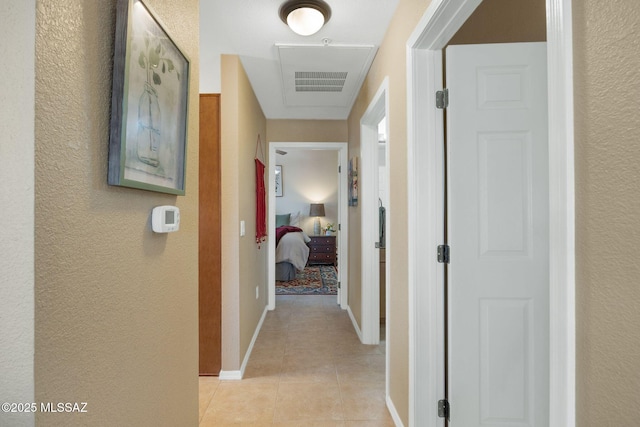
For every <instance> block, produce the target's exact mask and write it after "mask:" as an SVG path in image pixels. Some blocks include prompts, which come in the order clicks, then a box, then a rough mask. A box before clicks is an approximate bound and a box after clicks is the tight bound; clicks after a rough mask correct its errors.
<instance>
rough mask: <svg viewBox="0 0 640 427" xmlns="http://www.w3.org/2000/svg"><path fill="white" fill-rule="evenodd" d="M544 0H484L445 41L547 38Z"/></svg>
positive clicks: (464, 42)
mask: <svg viewBox="0 0 640 427" xmlns="http://www.w3.org/2000/svg"><path fill="white" fill-rule="evenodd" d="M546 22H547V18H546V9H545V0H484V1H483V2H482V3H480V6H478V7H477V8H476V10H474V11H473V14H472V15H471V16H470V17H469V19H467V21H466V22H465V23H464V25H463V26H462V28H460V29H459V30H458V32H457V33H456V34H455V35H454V36H453V37H452V38H451V41H450V42H449V44H452V45H457V44H479V43H516V42H540V41H545V40H547V26H546Z"/></svg>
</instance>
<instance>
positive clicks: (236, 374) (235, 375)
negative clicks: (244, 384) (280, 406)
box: [218, 307, 269, 380]
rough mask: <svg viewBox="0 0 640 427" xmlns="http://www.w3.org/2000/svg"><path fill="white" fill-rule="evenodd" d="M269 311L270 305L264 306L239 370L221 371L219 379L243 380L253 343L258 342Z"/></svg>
mask: <svg viewBox="0 0 640 427" xmlns="http://www.w3.org/2000/svg"><path fill="white" fill-rule="evenodd" d="M267 311H269V308H268V307H265V308H264V311H263V312H262V317H260V321H259V322H258V325H257V326H256V330H255V331H254V333H253V338H251V343H249V348H248V349H247V352H246V353H245V355H244V360H243V361H242V365H241V366H240V370H239V371H220V375H219V377H218V378H219V379H221V380H241V379H242V377H244V371H245V369H247V363H249V357H251V352H252V351H253V345H254V344H255V343H256V340H257V339H258V335H259V334H260V329H262V324H263V323H264V318H265V317H267Z"/></svg>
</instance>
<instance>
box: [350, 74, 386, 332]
mask: <svg viewBox="0 0 640 427" xmlns="http://www.w3.org/2000/svg"><path fill="white" fill-rule="evenodd" d="M388 91H389V79H388V78H385V79H384V81H383V82H382V84H381V85H380V88H379V89H378V92H377V93H376V95H375V96H374V97H373V100H372V101H371V103H370V104H369V107H368V108H367V110H366V111H365V113H364V114H363V116H362V119H360V150H361V156H362V161H361V168H360V169H361V171H359V172H358V173H359V183H360V188H359V190H358V191H359V203H360V205H361V212H362V233H361V236H362V243H361V244H362V246H361V251H362V255H361V258H362V271H361V274H362V276H361V277H362V294H361V295H362V311H361V312H362V321H361V326H362V330H361V337H360V339H361V341H362V343H363V344H378V343H379V342H380V339H381V333H380V320H381V318H384V319H385V330H388V329H389V325H388V324H387V323H386V322H387V321H389V319H388V317H387V316H386V313H387V305H388V304H387V302H386V301H387V300H388V297H389V296H390V294H389V288H390V281H391V280H390V272H389V269H388V268H385V269H384V273H382V270H381V265H384V266H385V267H386V265H388V259H389V255H390V253H389V252H388V251H387V250H386V248H387V243H388V242H389V239H390V238H391V230H390V228H389V224H390V216H391V209H390V204H389V202H388V195H389V169H390V168H389V167H387V166H386V165H387V162H388V159H389V144H390V141H389V137H388V135H389V120H388V117H389V104H388V103H389V101H388V98H389V97H388ZM380 131H383V132H384V137H383V139H384V142H383V143H381V141H380V139H381V138H380ZM381 162H383V163H384V166H381ZM381 187H382V188H381ZM381 247H382V248H381ZM381 257H382V258H381ZM381 283H382V284H383V285H384V291H382V289H381ZM383 296H384V300H383V299H382V297H383ZM383 301H384V304H382V302H383ZM383 307H384V308H383ZM382 312H384V315H382ZM385 340H386V337H385ZM386 341H387V343H388V340H386Z"/></svg>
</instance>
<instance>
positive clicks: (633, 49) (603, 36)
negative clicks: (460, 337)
mask: <svg viewBox="0 0 640 427" xmlns="http://www.w3.org/2000/svg"><path fill="white" fill-rule="evenodd" d="M573 4H574V11H573V13H574V38H573V40H574V61H575V62H574V73H575V123H576V129H575V130H576V138H575V154H576V248H577V249H576V274H577V276H576V299H577V301H576V305H577V307H576V309H577V313H576V314H577V319H576V320H577V322H576V325H577V326H576V328H577V331H576V333H577V343H576V345H577V348H576V352H577V385H576V388H577V419H578V426H579V427H592V426H593V427H596V426H635V425H638V423H639V422H640V421H639V420H640V405H639V404H638V401H640V333H639V331H640V262H639V260H640V192H639V189H640V166H639V165H640V143H639V141H640V102H639V101H638V100H639V99H640V73H639V72H638V70H640V44H639V41H640V3H639V2H638V1H637V0H621V1H613V2H602V1H597V0H583V1H574V2H573Z"/></svg>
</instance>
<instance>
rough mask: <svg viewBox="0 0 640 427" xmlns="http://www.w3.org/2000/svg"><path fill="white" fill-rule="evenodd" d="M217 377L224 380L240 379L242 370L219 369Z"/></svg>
mask: <svg viewBox="0 0 640 427" xmlns="http://www.w3.org/2000/svg"><path fill="white" fill-rule="evenodd" d="M218 379H219V380H222V381H225V380H241V379H242V371H220V374H219V375H218Z"/></svg>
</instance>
